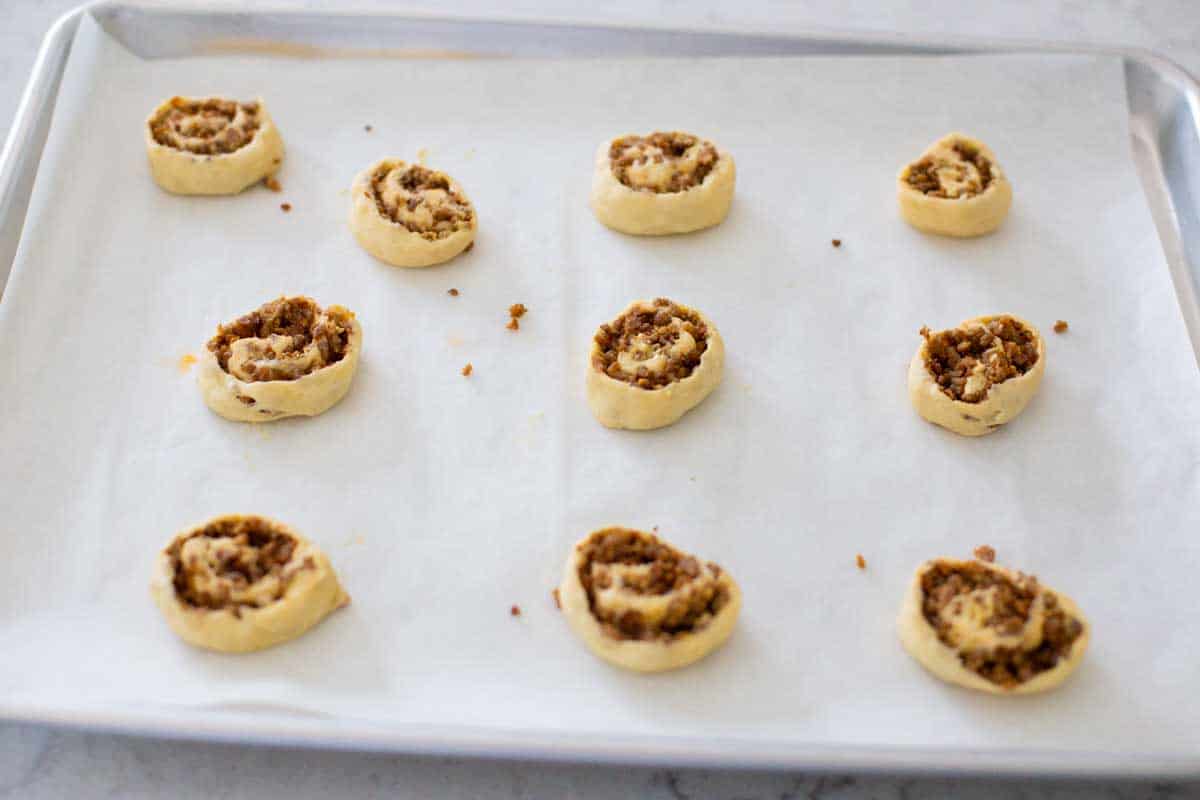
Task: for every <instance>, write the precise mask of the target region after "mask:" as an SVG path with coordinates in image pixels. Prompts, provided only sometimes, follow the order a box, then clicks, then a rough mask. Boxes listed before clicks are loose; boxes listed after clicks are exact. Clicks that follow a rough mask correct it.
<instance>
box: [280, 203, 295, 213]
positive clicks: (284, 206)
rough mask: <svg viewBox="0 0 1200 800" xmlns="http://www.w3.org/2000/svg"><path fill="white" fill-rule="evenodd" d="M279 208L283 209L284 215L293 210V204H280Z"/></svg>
mask: <svg viewBox="0 0 1200 800" xmlns="http://www.w3.org/2000/svg"><path fill="white" fill-rule="evenodd" d="M279 207H280V208H282V209H283V213H285V214H286V213H288V212H289V211H291V210H292V204H291V203H280V204H279Z"/></svg>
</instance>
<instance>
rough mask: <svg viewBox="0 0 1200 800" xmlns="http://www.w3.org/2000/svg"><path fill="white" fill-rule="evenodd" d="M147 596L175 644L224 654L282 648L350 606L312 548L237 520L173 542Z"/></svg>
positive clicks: (272, 524)
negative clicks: (179, 641) (176, 639)
mask: <svg viewBox="0 0 1200 800" xmlns="http://www.w3.org/2000/svg"><path fill="white" fill-rule="evenodd" d="M150 591H151V595H152V596H153V598H154V602H155V603H156V604H157V605H158V607H159V610H161V611H162V613H163V616H164V617H165V618H166V620H167V624H168V625H170V626H171V629H172V630H173V631H175V633H176V634H178V635H179V636H180V638H182V639H183V640H184V641H186V642H188V643H189V644H192V645H195V646H196V647H203V648H207V649H209V650H218V651H221V652H224V653H247V652H251V651H254V650H262V649H264V648H267V647H272V646H273V645H277V644H282V643H283V642H286V641H289V640H290V639H294V638H296V637H297V636H299V635H300V634H302V633H304V632H305V631H307V630H308V629H309V628H311V627H313V626H314V625H316V624H317V623H318V622H320V621H321V620H322V619H324V618H325V617H326V616H327V615H328V614H329V613H330V612H331V611H334V610H335V609H338V608H341V607H342V606H344V605H346V604H347V603H348V602H350V598H349V597H348V596H347V595H346V593H345V592H344V591H342V587H341V584H340V583H339V582H338V579H337V575H336V574H335V573H334V571H333V566H332V565H331V564H330V563H329V559H328V558H327V557H326V556H325V554H324V553H322V552H321V551H320V550H319V549H318V548H317V547H316V546H315V545H313V544H312V543H311V542H309V541H308V540H307V539H305V538H304V537H303V536H301V535H300V534H298V533H296V532H295V531H294V530H292V529H291V528H289V527H288V526H287V525H284V524H283V523H281V522H276V521H275V520H271V519H267V518H265V517H258V516H245V515H241V514H230V515H227V516H222V517H217V518H215V519H212V520H209V521H208V522H206V523H204V524H203V525H200V526H197V527H195V528H191V529H189V530H185V531H183V532H181V533H180V534H179V535H177V536H176V537H175V538H174V539H172V540H171V543H170V544H169V545H167V547H166V548H165V549H164V550H163V551H162V552H161V553H160V554H159V556H158V558H157V559H156V561H155V564H154V572H153V575H152V577H151V581H150Z"/></svg>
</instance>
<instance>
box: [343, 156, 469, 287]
mask: <svg viewBox="0 0 1200 800" xmlns="http://www.w3.org/2000/svg"><path fill="white" fill-rule="evenodd" d="M350 194H351V197H352V201H351V206H350V230H351V231H353V232H354V237H355V238H356V239H357V240H358V243H359V244H360V245H361V246H362V248H363V249H364V250H366V251H367V252H368V253H370V254H371V255H373V256H375V258H378V259H379V260H380V261H383V262H384V263H386V264H391V265H392V266H395V267H429V266H433V265H434V264H441V263H442V262H443V261H449V260H450V259H452V258H454V257H455V256H456V255H458V254H459V253H461V252H463V251H464V250H466V249H467V248H469V247H470V246H471V244H472V243H473V242H474V241H475V228H476V227H477V225H478V222H477V220H476V216H475V208H474V207H473V206H472V205H471V201H470V200H469V199H468V198H467V194H466V192H464V191H463V189H462V187H461V186H459V185H458V184H457V183H455V182H454V180H453V179H452V178H451V177H450V176H449V175H447V174H446V173H444V172H437V171H435V170H432V169H426V168H425V167H423V166H421V165H420V164H408V163H405V162H404V161H400V160H399V159H393V158H385V159H383V160H382V161H379V162H376V163H375V164H372V165H371V166H369V167H367V168H366V169H365V170H363V171H362V172H360V173H359V174H358V177H356V178H355V179H354V185H353V186H351V187H350Z"/></svg>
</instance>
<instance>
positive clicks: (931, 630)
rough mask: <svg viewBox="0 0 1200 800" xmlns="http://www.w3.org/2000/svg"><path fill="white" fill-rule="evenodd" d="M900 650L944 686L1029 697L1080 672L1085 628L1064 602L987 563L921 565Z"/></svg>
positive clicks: (907, 601)
mask: <svg viewBox="0 0 1200 800" xmlns="http://www.w3.org/2000/svg"><path fill="white" fill-rule="evenodd" d="M898 629H899V634H900V641H901V643H902V644H903V645H904V649H905V650H907V651H908V653H909V654H910V655H911V656H912V657H913V658H915V659H916V660H917V661H918V662H919V663H920V664H921V666H923V667H925V669H927V670H929V671H930V672H932V673H933V674H934V675H936V676H937V677H938V678H940V679H941V680H943V681H946V682H947V683H952V684H956V685H958V686H965V687H966V688H968V689H976V690H979V691H982V692H989V693H992V694H1033V693H1035V692H1044V691H1046V690H1048V689H1053V688H1054V687H1056V686H1058V685H1059V684H1061V683H1062V682H1063V681H1064V680H1066V678H1067V676H1068V675H1070V674H1071V672H1073V671H1074V670H1075V668H1076V667H1078V666H1079V662H1080V661H1081V660H1082V658H1083V655H1084V653H1085V652H1086V650H1087V647H1088V642H1089V640H1090V636H1091V628H1090V626H1089V625H1088V623H1087V620H1086V619H1084V617H1083V614H1082V613H1081V612H1080V610H1079V607H1078V606H1077V605H1076V604H1075V602H1074V601H1073V600H1071V598H1069V597H1067V596H1066V595H1064V594H1061V593H1060V592H1055V591H1051V590H1050V589H1048V588H1046V587H1044V586H1042V585H1041V584H1039V583H1038V581H1037V579H1036V578H1033V577H1031V576H1028V575H1023V574H1021V573H1019V572H1014V571H1011V570H1008V569H1005V568H1003V567H999V566H996V565H995V564H991V563H988V562H986V561H979V560H974V561H961V560H958V559H953V558H938V559H934V560H932V561H927V562H925V563H924V564H922V565H921V567H919V568H918V569H917V571H916V574H915V575H914V576H913V580H912V583H911V585H910V586H909V589H908V592H907V594H906V595H905V598H904V603H903V606H902V608H901V611H900V618H899V621H898Z"/></svg>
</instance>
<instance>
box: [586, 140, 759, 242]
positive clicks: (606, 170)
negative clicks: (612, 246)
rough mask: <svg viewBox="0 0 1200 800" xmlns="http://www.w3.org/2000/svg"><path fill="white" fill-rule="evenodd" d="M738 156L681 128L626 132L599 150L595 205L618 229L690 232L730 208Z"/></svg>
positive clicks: (713, 222) (601, 217) (707, 225)
mask: <svg viewBox="0 0 1200 800" xmlns="http://www.w3.org/2000/svg"><path fill="white" fill-rule="evenodd" d="M736 181H737V169H736V167H735V166H734V161H733V156H732V155H730V154H729V153H728V152H727V151H725V150H722V149H721V148H718V147H717V146H716V145H714V144H713V143H712V142H708V141H706V140H704V139H700V138H699V137H696V136H692V135H691V134H686V133H681V132H678V131H675V132H672V133H661V132H658V133H652V134H650V135H649V136H645V137H642V136H636V135H629V136H621V137H618V138H616V139H612V140H610V141H607V142H604V143H602V144H601V145H600V147H599V149H597V151H596V167H595V172H594V174H593V176H592V193H591V205H592V211H593V212H594V213H595V215H596V219H598V220H600V222H602V223H604V224H605V225H607V226H608V227H610V228H612V229H613V230H616V231H620V232H621V233H631V234H636V235H643V236H661V235H665V234H673V233H689V232H691V231H697V230H700V229H702V228H710V227H712V226H713V225H717V224H718V223H720V222H721V221H722V220H723V219H725V216H726V215H727V214H728V213H729V206H730V204H732V202H733V190H734V185H735V183H736Z"/></svg>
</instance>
